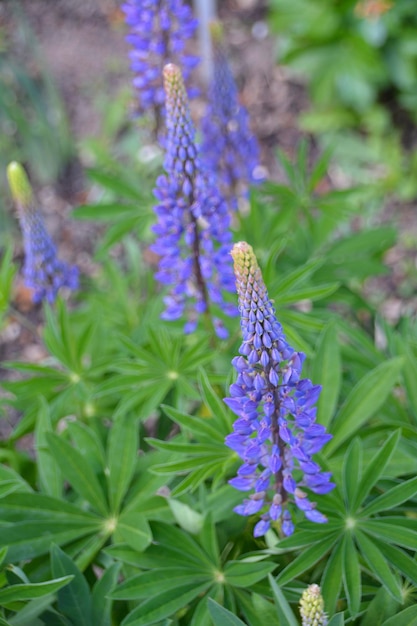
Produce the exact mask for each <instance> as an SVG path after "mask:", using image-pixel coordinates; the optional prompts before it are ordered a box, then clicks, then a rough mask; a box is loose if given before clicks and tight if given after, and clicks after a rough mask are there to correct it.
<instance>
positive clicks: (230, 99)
mask: <svg viewBox="0 0 417 626" xmlns="http://www.w3.org/2000/svg"><path fill="white" fill-rule="evenodd" d="M211 34H212V41H213V79H212V83H211V85H210V89H209V94H208V96H209V103H208V107H207V112H206V115H205V116H204V118H203V120H202V135H203V144H202V154H203V155H204V159H205V164H206V165H207V167H208V168H210V169H211V170H212V171H213V172H215V173H216V176H217V178H218V180H219V183H220V185H221V188H222V191H223V193H224V195H225V197H226V198H227V200H228V202H229V205H230V207H231V208H236V206H237V197H239V195H241V194H242V193H243V194H245V193H246V192H247V188H248V185H249V184H252V183H255V182H259V181H260V179H261V178H262V177H263V175H262V168H261V167H260V165H259V147H258V143H257V141H256V138H255V136H254V135H253V134H252V133H251V130H250V127H249V115H248V112H247V110H246V109H245V107H244V106H243V105H242V104H240V102H239V95H238V91H237V87H236V83H235V80H234V78H233V74H232V72H231V69H230V66H229V63H228V60H227V56H226V51H225V47H224V43H223V33H222V28H221V25H220V24H219V23H217V22H214V23H213V24H212V25H211Z"/></svg>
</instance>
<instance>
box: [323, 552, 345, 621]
mask: <svg viewBox="0 0 417 626" xmlns="http://www.w3.org/2000/svg"><path fill="white" fill-rule="evenodd" d="M343 556H344V542H343V541H339V542H338V544H337V545H336V547H335V548H333V550H332V552H331V554H330V557H329V559H328V561H327V564H326V567H325V570H324V573H323V577H322V579H321V592H322V595H323V600H324V606H325V607H326V611H327V613H329V615H332V614H333V613H334V612H335V609H336V603H337V600H338V598H339V594H340V589H341V586H342V574H343Z"/></svg>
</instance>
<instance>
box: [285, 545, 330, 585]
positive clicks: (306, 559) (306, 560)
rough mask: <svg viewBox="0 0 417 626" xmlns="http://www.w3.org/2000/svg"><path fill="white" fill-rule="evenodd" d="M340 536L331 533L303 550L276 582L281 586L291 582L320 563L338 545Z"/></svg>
mask: <svg viewBox="0 0 417 626" xmlns="http://www.w3.org/2000/svg"><path fill="white" fill-rule="evenodd" d="M337 539H338V535H337V534H335V533H331V534H330V536H328V537H326V538H325V539H322V540H321V541H318V542H317V543H315V544H314V545H312V546H310V547H309V548H306V549H305V550H303V552H302V553H301V554H299V555H298V556H297V557H296V558H295V559H294V560H293V561H292V562H291V563H290V564H289V565H287V567H285V568H284V569H283V570H282V572H280V574H279V575H278V577H277V579H276V581H277V583H279V584H280V585H281V586H282V585H285V584H286V583H288V582H290V581H291V580H293V579H294V578H296V577H297V576H299V575H300V574H302V573H303V572H306V571H307V570H309V569H310V567H312V566H313V565H315V564H316V563H317V562H318V561H320V560H321V559H322V558H323V557H324V556H325V554H327V552H328V551H329V550H330V548H331V547H332V546H333V545H334V544H335V543H336V541H337Z"/></svg>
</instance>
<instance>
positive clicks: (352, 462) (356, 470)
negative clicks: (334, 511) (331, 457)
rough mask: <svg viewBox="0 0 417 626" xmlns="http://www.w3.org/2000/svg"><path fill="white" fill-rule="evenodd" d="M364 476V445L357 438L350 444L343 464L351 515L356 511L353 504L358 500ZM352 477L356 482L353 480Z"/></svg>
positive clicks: (344, 482)
mask: <svg viewBox="0 0 417 626" xmlns="http://www.w3.org/2000/svg"><path fill="white" fill-rule="evenodd" d="M361 474H362V445H361V441H360V439H358V438H355V439H354V440H353V441H352V443H351V444H350V446H349V448H348V451H347V453H346V455H345V458H344V462H343V482H342V488H343V494H344V497H345V502H346V508H347V511H348V512H349V513H350V512H352V510H354V507H353V503H354V502H355V500H356V495H357V492H358V486H359V484H360V478H361ZM352 476H354V477H355V480H352Z"/></svg>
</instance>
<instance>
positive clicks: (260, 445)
mask: <svg viewBox="0 0 417 626" xmlns="http://www.w3.org/2000/svg"><path fill="white" fill-rule="evenodd" d="M232 257H233V260H234V270H235V276H236V289H237V293H238V298H239V311H240V316H241V321H240V324H241V331H242V336H243V342H242V344H241V346H240V349H239V352H240V356H237V357H235V358H234V359H233V361H232V364H233V366H234V368H235V369H236V371H237V373H238V376H237V380H236V382H235V383H234V384H232V385H231V387H230V397H229V398H225V402H226V404H227V405H228V406H229V407H230V408H231V409H232V411H233V412H234V413H235V414H236V415H237V416H238V419H237V420H236V421H235V423H234V425H233V430H234V432H233V433H232V434H231V435H228V436H227V437H226V445H227V446H229V448H231V449H232V450H234V451H235V452H237V454H238V455H239V456H240V457H241V458H242V459H243V465H242V466H241V467H240V469H239V470H238V475H237V477H236V478H233V479H232V480H230V481H229V482H230V484H231V485H232V486H233V487H236V489H240V490H241V491H252V492H253V493H252V494H250V495H249V497H248V498H247V499H245V500H244V502H243V504H240V505H239V506H237V507H236V508H235V509H234V510H235V512H236V513H239V514H240V515H252V514H255V513H260V514H261V519H260V521H258V523H257V524H256V526H255V529H254V535H255V537H259V536H261V535H264V534H265V533H266V532H267V530H268V529H269V528H270V525H271V522H278V521H279V522H280V523H281V529H282V533H283V534H284V535H291V534H292V532H293V531H294V523H293V520H292V517H291V513H290V511H289V508H288V504H289V503H293V504H295V505H296V506H297V507H298V508H299V509H301V511H303V513H304V515H305V516H306V517H307V519H309V520H311V521H313V522H317V523H319V524H321V523H324V522H326V521H327V519H326V517H325V516H324V515H322V514H321V513H320V512H319V511H318V510H317V508H316V504H315V503H314V502H312V501H311V500H310V498H309V496H308V491H312V492H314V493H319V494H324V493H327V492H328V491H330V490H331V489H333V487H334V486H335V485H334V484H333V483H332V482H330V479H331V474H330V473H329V472H322V471H321V468H320V466H319V465H318V464H317V463H316V462H315V461H313V459H312V456H313V454H314V453H316V452H319V450H321V448H322V447H323V446H324V444H325V443H326V442H327V441H329V439H331V435H329V434H327V433H326V430H325V428H324V426H321V425H320V424H317V423H316V408H315V407H314V404H315V403H316V401H317V399H318V397H319V394H320V389H321V388H320V386H318V385H313V384H312V382H311V381H310V380H308V379H301V378H300V377H301V369H302V364H303V361H304V358H305V355H304V354H302V353H301V352H295V351H294V350H293V348H291V346H290V345H289V344H288V343H287V341H286V339H285V336H284V333H283V330H282V326H281V324H280V323H279V322H278V321H277V318H276V316H275V309H274V307H273V305H272V302H271V300H270V299H269V297H268V292H267V289H266V287H265V284H264V281H263V279H262V274H261V270H260V269H259V266H258V263H257V260H256V257H255V254H254V252H253V250H252V248H251V246H249V245H248V244H247V243H245V242H241V243H238V244H235V246H234V247H233V250H232ZM306 489H307V491H306Z"/></svg>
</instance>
